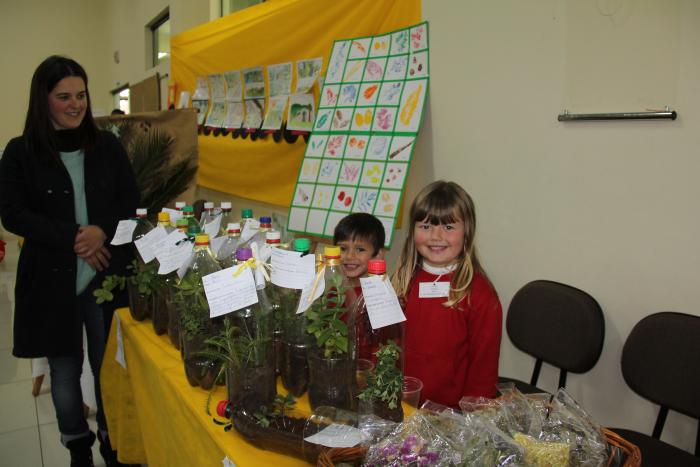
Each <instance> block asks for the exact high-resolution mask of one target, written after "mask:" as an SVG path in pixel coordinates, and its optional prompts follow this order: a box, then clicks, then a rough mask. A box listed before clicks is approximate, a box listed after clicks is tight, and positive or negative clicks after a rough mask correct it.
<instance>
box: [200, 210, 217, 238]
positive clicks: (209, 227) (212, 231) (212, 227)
mask: <svg viewBox="0 0 700 467" xmlns="http://www.w3.org/2000/svg"><path fill="white" fill-rule="evenodd" d="M220 228H221V215H218V216H216V217H215V218H214V220H212V221H211V222H209V223H208V224H204V231H205V232H206V233H208V234H209V238H210V239H212V238H214V237H216V236H217V235H219V229H220Z"/></svg>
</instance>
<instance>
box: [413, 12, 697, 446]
mask: <svg viewBox="0 0 700 467" xmlns="http://www.w3.org/2000/svg"><path fill="white" fill-rule="evenodd" d="M423 16H424V19H426V20H428V21H429V22H430V41H431V44H430V54H431V56H430V71H431V86H430V97H429V99H430V104H431V113H430V121H429V122H425V123H427V125H426V127H425V128H424V129H423V130H422V134H421V139H422V145H423V146H422V148H419V151H418V152H417V153H416V154H415V156H414V158H415V159H414V161H415V165H414V166H413V167H412V168H411V170H412V172H414V173H415V172H416V169H417V168H418V166H423V167H425V166H426V165H427V166H428V167H432V170H433V171H434V176H435V178H436V179H439V178H444V179H450V180H454V181H457V182H459V183H460V184H462V185H463V186H464V187H465V188H466V189H467V191H469V193H470V194H471V195H472V196H473V198H474V199H475V202H476V204H477V211H478V246H479V248H480V252H481V256H482V260H483V263H484V264H485V266H486V268H487V271H488V273H489V274H490V277H491V279H492V280H493V282H494V283H495V286H496V288H497V290H498V291H499V294H500V297H501V300H502V302H503V305H504V311H505V310H506V309H507V306H508V304H509V302H510V300H511V297H512V296H513V294H514V293H515V292H516V291H517V289H518V288H519V287H521V286H522V285H524V284H525V283H526V282H528V281H531V280H534V279H551V280H557V281H561V282H565V283H569V284H571V285H574V286H576V287H579V288H582V289H583V290H586V291H587V292H589V293H590V294H592V295H593V296H594V297H595V298H596V299H597V300H598V301H599V303H600V304H601V306H602V308H603V310H604V313H605V316H606V339H605V346H604V349H603V355H602V357H601V360H600V361H599V362H598V364H597V365H596V367H595V368H594V369H593V370H592V371H591V372H589V373H587V374H584V375H570V376H569V380H568V384H567V387H568V388H569V389H570V390H571V392H572V393H573V395H574V396H575V397H576V398H577V399H578V400H579V402H580V403H582V404H583V406H584V407H586V408H588V409H589V410H590V411H591V412H592V414H593V415H594V416H595V417H596V418H597V419H598V420H599V421H600V422H601V423H603V424H606V425H608V426H625V427H629V428H633V429H638V430H640V431H644V432H647V433H651V430H652V427H653V423H654V420H655V417H656V412H657V408H656V406H654V405H652V404H651V403H649V402H647V401H645V400H643V399H642V398H640V397H639V396H637V395H635V394H634V393H632V392H631V390H629V389H628V388H627V386H626V385H625V383H624V380H623V379H622V376H621V373H620V365H619V360H620V352H621V347H622V344H623V342H624V339H625V337H626V336H627V335H628V333H629V331H630V329H631V328H632V326H633V325H634V324H635V323H636V322H637V321H639V320H640V319H641V318H642V317H644V316H646V315H648V314H651V313H653V312H656V311H663V310H674V311H682V312H686V313H691V314H698V313H700V296H699V294H698V286H697V284H698V270H699V269H700V249H698V248H697V239H698V238H699V236H700V218H699V217H698V215H697V209H696V205H697V200H699V199H700V184H698V183H697V182H696V178H697V174H698V173H700V157H698V147H700V132H698V129H699V123H700V59H699V58H698V57H699V56H698V50H700V2H697V1H693V0H672V1H671V0H639V1H636V2H633V1H631V0H629V1H628V0H620V1H619V2H605V1H602V2H601V1H599V0H585V1H582V0H568V1H558V0H541V1H530V2H521V1H518V0H501V1H499V2H483V1H473V0H471V1H469V0H468V1H465V0H459V1H456V0H453V1H447V2H445V1H441V2H436V1H425V2H423ZM663 105H669V106H671V107H672V108H674V109H676V110H677V111H678V114H679V118H678V120H677V121H675V122H671V121H656V122H651V121H646V122H629V121H627V122H596V123H559V122H557V120H556V116H557V114H558V113H559V112H560V111H562V110H563V109H565V108H568V109H569V110H570V111H572V112H575V111H581V112H592V111H631V110H645V109H646V108H660V107H662V106H663ZM420 170H423V169H420ZM409 182H410V180H409ZM411 199H412V196H411V195H410V194H409V197H408V200H409V201H410V200H411ZM541 325H542V326H546V325H547V323H541ZM501 349H502V350H501V365H500V367H501V374H503V375H510V376H515V377H518V378H521V379H524V380H529V377H530V374H531V372H532V367H533V361H532V359H531V358H530V357H527V356H524V354H522V353H521V352H520V351H518V350H517V349H515V348H514V347H513V346H512V344H511V343H510V341H509V339H508V337H507V336H506V334H505V330H504V341H503V344H502V347H501ZM699 370H700V369H699ZM556 383H557V375H556V373H555V372H554V371H551V370H547V371H544V372H543V375H542V376H541V378H540V387H543V388H545V389H550V390H553V389H554V388H555V387H556ZM695 430H696V423H694V422H691V420H690V419H689V418H687V417H684V416H681V415H677V414H674V415H671V416H669V419H668V421H667V425H666V430H665V432H664V436H663V439H666V440H670V441H671V442H673V443H674V444H676V445H678V446H680V447H683V448H685V449H688V450H690V449H692V448H693V447H694V443H695Z"/></svg>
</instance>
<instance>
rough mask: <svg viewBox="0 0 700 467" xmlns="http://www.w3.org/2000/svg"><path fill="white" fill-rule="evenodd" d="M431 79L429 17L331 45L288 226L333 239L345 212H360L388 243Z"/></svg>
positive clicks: (294, 229) (298, 71)
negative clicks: (376, 225) (381, 228)
mask: <svg viewBox="0 0 700 467" xmlns="http://www.w3.org/2000/svg"><path fill="white" fill-rule="evenodd" d="M298 63H300V62H298ZM302 73H303V72H302ZM299 74H300V70H299V69H297V75H299ZM297 78H298V76H297ZM429 79H430V55H429V42H428V23H420V24H417V25H414V26H411V27H408V28H404V29H399V30H396V31H392V32H389V33H383V34H381V35H377V36H365V37H358V38H348V39H342V40H338V41H336V42H335V43H334V44H333V48H332V50H331V53H330V57H329V59H328V69H327V70H326V77H325V81H324V82H323V83H320V84H319V86H320V89H319V106H318V111H317V112H315V113H313V114H312V115H311V116H310V118H311V120H312V122H311V123H309V124H307V128H309V127H310V129H311V135H310V137H309V140H308V142H307V145H306V152H305V154H304V159H303V160H302V164H301V168H300V170H299V176H298V179H297V184H296V187H295V191H294V194H293V197H292V203H291V207H290V210H289V216H288V224H287V227H288V230H290V231H292V232H298V233H305V234H309V235H320V236H322V237H332V235H333V231H334V228H335V226H336V225H337V224H338V222H340V220H341V219H342V218H343V217H345V216H346V215H347V214H349V213H351V212H366V213H370V214H373V215H375V216H376V217H377V218H378V219H379V220H380V221H381V223H382V225H383V226H384V229H385V232H386V246H391V243H392V232H393V229H394V225H395V223H396V216H397V215H398V212H399V207H400V206H401V202H402V197H403V193H404V190H405V188H406V180H407V178H408V170H409V167H410V163H411V157H412V156H413V152H414V149H415V143H416V137H417V135H418V131H419V130H420V125H421V121H422V118H423V113H424V109H425V100H426V98H427V95H428V84H429ZM291 105H292V103H291V102H290V104H289V106H288V107H291ZM311 105H313V102H312V103H311ZM312 109H313V107H312ZM291 112H292V110H291V108H290V109H289V110H288V113H289V114H290V115H291ZM304 116H306V115H304Z"/></svg>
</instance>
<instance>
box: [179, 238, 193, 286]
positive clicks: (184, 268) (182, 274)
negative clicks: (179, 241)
mask: <svg viewBox="0 0 700 467" xmlns="http://www.w3.org/2000/svg"><path fill="white" fill-rule="evenodd" d="M187 243H190V242H187ZM190 245H191V243H190ZM193 258H194V251H192V252H191V253H190V256H189V257H188V258H187V260H186V261H185V262H184V263H182V266H180V267H179V268H178V270H177V277H179V278H180V279H182V278H183V277H185V274H187V268H189V267H190V264H192V259H193Z"/></svg>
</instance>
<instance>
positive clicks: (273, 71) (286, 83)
mask: <svg viewBox="0 0 700 467" xmlns="http://www.w3.org/2000/svg"><path fill="white" fill-rule="evenodd" d="M267 82H268V83H269V85H270V97H275V96H288V95H289V94H290V93H291V91H292V62H288V63H280V64H278V65H269V66H268V67H267Z"/></svg>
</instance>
